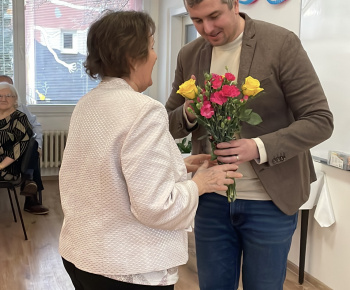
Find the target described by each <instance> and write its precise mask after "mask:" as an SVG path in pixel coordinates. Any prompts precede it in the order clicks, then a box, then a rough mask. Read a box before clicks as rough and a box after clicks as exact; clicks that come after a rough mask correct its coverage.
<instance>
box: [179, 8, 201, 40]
mask: <svg viewBox="0 0 350 290" xmlns="http://www.w3.org/2000/svg"><path fill="white" fill-rule="evenodd" d="M182 27H183V28H182V35H183V39H182V45H185V44H187V43H189V42H191V41H192V40H195V39H196V38H197V37H198V36H199V33H198V32H197V30H196V27H195V26H194V25H193V22H192V20H191V18H190V17H189V16H188V15H185V16H183V18H182Z"/></svg>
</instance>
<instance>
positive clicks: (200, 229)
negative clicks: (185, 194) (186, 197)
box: [195, 193, 298, 290]
mask: <svg viewBox="0 0 350 290" xmlns="http://www.w3.org/2000/svg"><path fill="white" fill-rule="evenodd" d="M297 215H298V214H297V213H296V214H294V215H292V216H288V215H286V214H284V213H283V212H281V211H280V210H279V209H278V208H277V207H276V206H275V205H274V203H273V202H272V201H256V200H241V199H237V200H236V201H235V202H233V203H228V202H227V198H226V197H225V196H221V195H218V194H216V193H206V194H204V195H202V196H201V197H200V198H199V206H198V209H197V214H196V218H195V239H196V252H197V267H198V277H199V286H200V289H201V290H236V289H237V288H238V283H239V277H240V269H241V259H243V260H242V281H243V287H244V290H260V289H261V290H282V289H283V283H284V280H285V277H286V269H287V257H288V252H289V250H290V245H291V241H292V236H293V233H294V231H295V228H296V224H297V218H298V216H297Z"/></svg>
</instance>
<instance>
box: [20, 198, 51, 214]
mask: <svg viewBox="0 0 350 290" xmlns="http://www.w3.org/2000/svg"><path fill="white" fill-rule="evenodd" d="M24 210H25V211H27V212H30V213H32V214H47V213H48V212H49V209H48V208H46V207H45V206H42V205H41V204H40V203H39V201H38V198H37V197H36V195H32V196H26V200H25V202H24Z"/></svg>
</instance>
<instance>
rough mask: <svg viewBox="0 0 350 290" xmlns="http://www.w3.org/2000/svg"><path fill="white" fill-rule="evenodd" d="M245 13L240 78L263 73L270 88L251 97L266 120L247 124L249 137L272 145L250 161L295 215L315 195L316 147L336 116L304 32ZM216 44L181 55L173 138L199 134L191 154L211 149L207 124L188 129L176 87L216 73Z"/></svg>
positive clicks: (172, 107)
mask: <svg viewBox="0 0 350 290" xmlns="http://www.w3.org/2000/svg"><path fill="white" fill-rule="evenodd" d="M240 15H241V17H243V18H244V19H245V29H244V33H243V43H242V52H241V58H240V66H239V72H238V84H242V83H243V82H244V79H245V78H246V77H247V76H252V77H254V78H256V79H258V80H260V83H261V87H262V88H264V94H263V95H261V96H259V97H258V98H256V99H254V100H252V101H251V102H250V104H249V105H250V107H251V108H252V109H253V110H254V111H255V112H256V113H258V114H259V115H260V116H261V117H262V120H263V122H262V123H260V124H259V125H257V126H252V125H249V124H246V123H244V124H243V125H242V131H241V136H242V138H254V137H259V138H260V139H261V140H262V141H263V142H264V145H265V148H266V152H267V157H268V161H267V162H266V163H264V164H261V165H259V164H257V163H256V162H255V161H254V160H253V161H250V162H251V164H252V166H253V168H254V170H255V172H256V174H257V176H258V177H259V178H260V180H261V182H262V184H263V186H264V188H265V190H266V191H267V193H268V194H269V196H270V197H271V199H272V201H273V202H274V203H275V204H276V205H277V206H278V207H279V208H280V209H281V210H282V211H283V212H284V213H286V214H288V215H291V214H294V213H295V212H297V211H298V209H299V207H300V206H301V205H302V204H303V203H304V202H305V201H306V200H307V199H308V196H309V192H310V183H311V182H313V181H315V180H316V175H315V171H314V167H313V162H312V158H311V155H310V152H309V149H310V148H311V147H313V146H315V145H317V144H319V143H321V142H322V141H324V140H326V139H328V138H329V137H330V136H331V134H332V131H333V116H332V113H331V112H330V110H329V107H328V103H327V99H326V96H325V94H324V91H323V89H322V87H321V84H320V81H319V79H318V77H317V75H316V72H315V70H314V68H313V66H312V64H311V62H310V60H309V58H308V56H307V54H306V52H305V50H304V49H303V47H302V45H301V43H300V40H299V38H298V37H297V36H296V35H295V34H294V33H293V32H291V31H288V30H286V29H284V28H282V27H279V26H276V25H273V24H270V23H266V22H263V21H258V20H253V19H251V18H249V17H248V16H247V15H246V14H244V13H240ZM211 52H212V46H211V45H210V43H208V42H207V41H205V40H204V39H203V38H201V37H200V38H198V39H196V40H194V41H192V42H191V43H189V44H187V45H186V46H184V47H183V48H182V49H181V50H180V52H179V54H178V60H177V68H176V71H175V80H174V83H173V88H172V92H171V95H170V97H169V99H168V101H167V103H166V105H165V107H166V109H167V111H168V114H169V122H170V132H171V134H172V135H173V137H174V138H182V137H185V136H187V135H188V134H189V133H192V145H193V149H192V153H193V154H199V153H209V152H210V144H209V141H208V140H206V139H203V140H200V141H199V140H198V138H199V137H201V136H203V135H205V134H206V130H205V129H204V128H203V127H201V126H199V125H196V126H195V127H194V128H193V129H192V130H188V129H187V128H186V122H185V119H184V117H183V112H182V110H183V103H184V98H183V97H182V96H180V95H179V94H176V91H177V89H178V87H179V85H181V84H182V83H183V82H184V81H186V80H188V79H189V78H190V77H191V75H192V74H193V75H195V76H196V78H197V82H198V84H199V85H201V86H203V83H204V76H203V73H204V72H209V70H210V62H211Z"/></svg>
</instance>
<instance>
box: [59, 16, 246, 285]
mask: <svg viewBox="0 0 350 290" xmlns="http://www.w3.org/2000/svg"><path fill="white" fill-rule="evenodd" d="M154 30H155V26H154V22H153V21H152V19H151V18H150V17H149V16H148V15H147V14H146V13H143V12H135V11H126V12H125V11H124V12H109V13H108V14H106V15H105V16H103V17H102V18H101V19H99V20H98V21H97V22H95V23H94V24H92V26H91V27H90V29H89V33H88V39H87V48H88V56H87V59H86V62H85V68H86V71H87V73H88V74H89V75H90V76H91V77H93V78H100V79H102V81H101V82H100V84H99V85H98V86H97V88H95V89H94V90H92V91H91V92H89V93H88V94H87V95H85V96H83V97H82V98H81V100H80V101H79V102H78V104H77V105H76V107H75V110H74V112H73V114H72V118H71V123H70V127H69V134H68V139H67V144H66V148H65V151H64V156H63V161H62V166H61V169H60V176H59V181H60V193H61V200H62V208H63V212H64V222H63V226H62V230H61V235H60V243H59V250H60V253H61V255H62V257H63V263H64V266H65V268H66V270H67V272H68V274H69V275H70V277H71V280H72V282H73V284H74V286H75V287H76V289H153V288H156V289H158V288H161V289H173V287H174V286H173V285H174V284H175V283H176V282H177V280H178V272H177V266H178V265H181V264H185V263H186V261H187V258H188V253H187V232H186V230H187V229H190V228H191V225H192V224H193V219H194V215H195V212H196V209H197V205H198V196H199V195H201V194H204V193H205V192H212V191H217V190H226V189H227V186H225V185H224V184H232V183H233V180H232V179H230V178H229V177H241V175H240V174H239V173H235V172H234V170H236V169H237V167H236V166H235V165H232V164H228V165H222V166H218V165H217V166H213V167H210V168H207V167H208V162H207V161H206V160H204V159H205V158H206V157H207V156H204V157H203V156H193V157H191V158H190V159H189V160H187V161H188V163H189V165H190V166H189V167H191V168H193V167H195V168H197V169H198V170H197V172H196V174H195V175H194V177H193V178H192V180H187V172H186V166H185V164H184V161H183V159H182V157H181V154H180V152H179V150H178V148H177V146H176V144H175V142H174V140H173V138H172V137H171V135H170V133H169V131H168V117H167V113H166V111H165V108H164V106H163V105H162V104H161V103H159V102H158V101H156V100H154V99H152V98H150V97H148V96H146V95H144V94H142V92H143V91H144V90H145V89H147V87H149V86H150V85H152V78H151V74H152V69H153V66H154V64H155V61H156V59H157V56H156V53H155V51H154V49H153V45H154V39H153V34H154ZM201 160H202V161H203V160H204V165H202V166H201V167H198V165H199V164H200V163H201Z"/></svg>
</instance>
